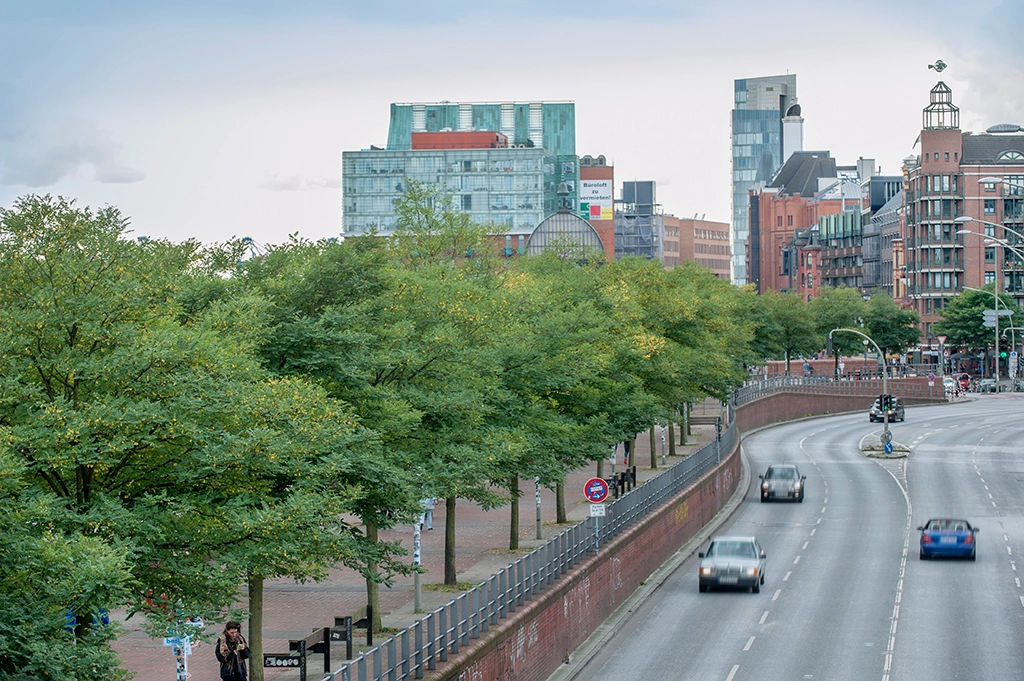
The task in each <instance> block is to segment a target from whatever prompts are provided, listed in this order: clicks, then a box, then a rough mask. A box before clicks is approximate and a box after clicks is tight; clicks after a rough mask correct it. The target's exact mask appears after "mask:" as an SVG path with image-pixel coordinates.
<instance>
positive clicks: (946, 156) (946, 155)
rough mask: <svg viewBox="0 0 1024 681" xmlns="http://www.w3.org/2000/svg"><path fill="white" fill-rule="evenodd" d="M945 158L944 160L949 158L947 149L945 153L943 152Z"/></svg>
mask: <svg viewBox="0 0 1024 681" xmlns="http://www.w3.org/2000/svg"><path fill="white" fill-rule="evenodd" d="M945 160H946V161H948V160H949V152H948V151H947V152H946V154H945Z"/></svg>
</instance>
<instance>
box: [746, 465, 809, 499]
mask: <svg viewBox="0 0 1024 681" xmlns="http://www.w3.org/2000/svg"><path fill="white" fill-rule="evenodd" d="M757 477H758V478H760V479H761V501H762V502H765V501H768V500H769V499H792V500H793V501H799V502H801V503H803V500H804V487H805V484H804V480H806V479H807V476H806V475H800V471H799V470H797V467H796V466H792V465H780V466H768V470H767V471H765V473H764V475H759V476H757Z"/></svg>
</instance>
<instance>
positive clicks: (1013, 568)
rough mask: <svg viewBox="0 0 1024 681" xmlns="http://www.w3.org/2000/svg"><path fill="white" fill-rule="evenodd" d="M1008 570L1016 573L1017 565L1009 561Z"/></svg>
mask: <svg viewBox="0 0 1024 681" xmlns="http://www.w3.org/2000/svg"><path fill="white" fill-rule="evenodd" d="M1010 569H1011V570H1013V571H1014V572H1016V571H1017V564H1016V563H1014V562H1013V561H1012V560H1011V561H1010Z"/></svg>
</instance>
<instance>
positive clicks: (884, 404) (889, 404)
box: [868, 395, 907, 423]
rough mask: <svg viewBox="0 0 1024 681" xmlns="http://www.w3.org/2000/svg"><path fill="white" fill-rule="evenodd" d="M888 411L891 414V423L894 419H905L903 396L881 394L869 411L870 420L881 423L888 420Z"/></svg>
mask: <svg viewBox="0 0 1024 681" xmlns="http://www.w3.org/2000/svg"><path fill="white" fill-rule="evenodd" d="M886 412H888V414H889V419H888V420H889V423H892V422H894V421H905V420H906V418H907V417H906V414H905V412H904V409H903V398H902V397H896V396H895V395H879V396H878V397H877V398H876V399H875V403H874V404H872V405H871V411H870V412H868V421H870V422H871V423H875V422H878V423H881V422H883V421H885V420H886Z"/></svg>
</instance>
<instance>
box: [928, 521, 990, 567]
mask: <svg viewBox="0 0 1024 681" xmlns="http://www.w3.org/2000/svg"><path fill="white" fill-rule="evenodd" d="M917 529H918V530H920V531H921V560H924V559H926V558H931V557H933V556H953V557H960V558H967V559H968V560H974V559H975V558H976V557H977V551H978V548H977V545H976V544H977V542H976V541H975V539H976V537H975V535H976V534H977V533H978V528H977V527H971V524H970V523H969V522H967V521H966V520H963V519H961V518H932V519H931V520H929V521H928V522H927V523H925V524H924V525H922V526H921V527H919V528H917Z"/></svg>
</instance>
